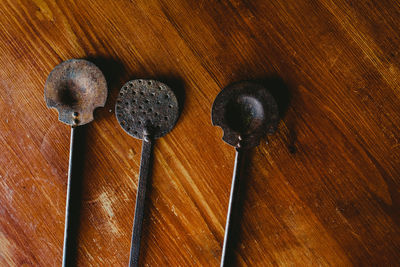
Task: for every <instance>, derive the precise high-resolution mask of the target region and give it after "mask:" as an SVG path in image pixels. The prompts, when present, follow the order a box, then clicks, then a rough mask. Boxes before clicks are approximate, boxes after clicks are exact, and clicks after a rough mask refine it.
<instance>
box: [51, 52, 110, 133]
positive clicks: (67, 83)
mask: <svg viewBox="0 0 400 267" xmlns="http://www.w3.org/2000/svg"><path fill="white" fill-rule="evenodd" d="M44 98H45V100H46V105H47V107H49V108H55V109H57V111H58V119H59V120H60V121H61V122H63V123H66V124H68V125H71V126H73V127H75V126H79V125H84V124H86V123H89V122H91V121H92V120H93V111H94V109H96V108H98V107H104V105H105V102H106V99H107V82H106V79H105V77H104V75H103V73H102V72H101V71H100V69H99V68H98V67H97V66H96V65H94V64H93V63H91V62H89V61H87V60H83V59H70V60H67V61H64V62H62V63H61V64H59V65H57V66H56V67H55V68H54V69H53V70H52V72H51V73H50V74H49V77H48V78H47V81H46V84H45V87H44Z"/></svg>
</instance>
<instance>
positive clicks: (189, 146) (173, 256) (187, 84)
mask: <svg viewBox="0 0 400 267" xmlns="http://www.w3.org/2000/svg"><path fill="white" fill-rule="evenodd" d="M395 2H396V1H390V0H382V1H372V0H367V1H345V0H334V1H328V0H320V1H296V0H293V1H262V0H258V1H238V0H231V1H218V2H217V1H195V0H193V1H189V0H188V1H173V0H169V1H156V0H151V1H128V0H115V1H110V0H102V1H99V0H90V1H57V3H55V2H53V1H50V0H46V1H43V0H32V1H28V0H18V1H16V0H3V1H1V2H0V55H1V60H0V90H1V91H0V112H1V118H0V144H1V153H0V265H1V266H60V265H61V258H62V240H63V229H64V209H65V197H66V182H67V179H66V177H67V169H68V150H69V133H70V132H69V131H70V130H69V127H68V126H67V125H64V124H62V123H60V122H59V121H58V120H57V112H56V111H55V110H49V109H47V108H46V106H45V102H44V99H43V87H44V82H45V80H46V77H47V76H48V74H49V72H50V71H51V70H52V69H53V67H54V66H56V65H57V64H59V63H60V62H62V61H64V60H67V59H70V58H86V59H89V60H91V61H92V62H94V63H96V64H97V65H98V66H99V67H100V68H101V69H102V71H103V72H104V74H105V76H106V78H107V81H108V85H109V97H108V100H107V104H106V107H105V108H102V109H98V110H96V112H95V121H94V122H92V123H90V124H89V125H88V126H87V127H86V133H85V136H86V141H85V143H84V149H85V153H84V159H85V160H84V171H83V174H82V177H81V180H82V195H81V198H82V202H81V209H80V214H81V219H80V222H81V223H80V228H79V235H78V242H79V245H78V247H77V250H78V265H79V266H126V265H127V263H128V257H129V247H130V237H131V227H132V221H133V214H134V204H135V196H136V188H137V178H138V170H139V161H140V149H141V142H140V141H139V140H136V139H134V138H131V137H129V136H128V135H127V134H126V133H125V132H124V131H123V130H122V129H121V127H120V126H119V125H118V123H117V120H116V119H115V116H114V105H115V101H116V96H117V94H118V91H119V89H120V88H121V86H122V85H123V84H124V83H125V82H126V81H128V80H130V79H134V78H153V79H157V80H160V81H163V82H165V83H166V84H168V85H170V86H171V87H172V88H174V90H176V91H177V92H178V95H179V97H180V99H184V108H183V111H182V113H181V116H180V119H179V122H178V124H177V126H176V128H175V129H174V130H173V131H172V132H171V133H170V134H168V135H167V136H165V137H163V138H162V139H159V141H158V142H157V144H156V147H155V161H154V172H153V178H152V184H151V190H150V195H149V200H148V202H147V208H148V214H147V215H146V218H145V224H144V225H145V227H144V235H143V239H142V248H143V250H142V252H143V253H142V255H141V262H142V264H143V265H144V266H218V264H219V259H220V253H221V246H222V240H223V234H224V226H225V220H226V212H227V207H228V198H229V190H230V184H231V175H232V169H233V161H234V149H233V148H232V147H230V146H229V145H227V144H225V143H224V142H223V141H222V140H221V137H222V131H221V129H219V128H218V127H213V126H212V125H211V118H210V112H211V105H212V103H213V100H214V98H215V96H216V95H217V94H218V92H220V90H221V89H222V88H223V87H225V86H227V85H228V84H230V83H232V82H236V81H240V80H248V79H250V80H257V81H259V82H260V83H263V84H265V85H267V86H268V87H270V88H271V90H272V91H273V94H274V95H275V97H276V98H277V99H278V102H279V104H280V110H281V116H282V119H281V122H280V124H279V127H278V131H277V133H276V134H275V135H273V136H270V137H268V142H269V144H266V142H265V141H266V140H264V141H263V142H262V143H261V145H260V146H259V147H257V148H255V149H254V150H253V153H252V156H251V159H250V161H251V164H250V167H249V169H248V178H247V179H246V180H245V181H244V184H245V186H244V190H243V192H242V194H241V196H242V199H243V201H242V203H243V204H242V208H241V210H240V212H241V216H239V217H240V220H239V221H238V220H237V221H236V223H237V224H238V225H240V227H239V230H238V231H236V237H237V243H236V253H235V255H236V257H235V259H234V260H235V262H236V263H237V264H238V265H239V266H269V265H280V266H312V265H319V266H321V265H322V266H328V265H334V266H350V265H355V266H373V265H394V264H396V263H397V264H399V257H400V131H399V127H400V78H399V77H400V55H399V46H400V35H399V28H400V6H399V4H398V3H397V4H396V3H395Z"/></svg>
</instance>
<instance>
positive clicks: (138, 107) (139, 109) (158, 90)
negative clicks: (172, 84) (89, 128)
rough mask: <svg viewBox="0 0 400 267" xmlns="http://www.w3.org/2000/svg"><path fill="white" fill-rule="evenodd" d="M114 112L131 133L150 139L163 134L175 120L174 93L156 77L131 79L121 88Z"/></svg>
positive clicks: (176, 103)
mask: <svg viewBox="0 0 400 267" xmlns="http://www.w3.org/2000/svg"><path fill="white" fill-rule="evenodd" d="M115 114H116V117H117V120H118V122H119V124H120V125H121V127H122V128H123V129H124V130H125V131H126V132H127V133H128V134H129V135H131V136H133V137H135V138H138V139H143V137H144V136H145V135H148V136H150V137H151V138H153V139H156V138H160V137H162V136H164V135H166V134H167V133H168V132H170V131H171V130H172V128H173V127H174V126H175V123H176V121H177V120H178V114H179V106H178V101H177V99H176V96H175V94H174V92H173V91H172V90H171V88H169V87H168V86H167V85H165V84H163V83H161V82H159V81H155V80H132V81H129V82H127V83H126V84H125V85H124V86H123V87H122V88H121V91H120V94H119V96H118V99H117V104H116V105H115Z"/></svg>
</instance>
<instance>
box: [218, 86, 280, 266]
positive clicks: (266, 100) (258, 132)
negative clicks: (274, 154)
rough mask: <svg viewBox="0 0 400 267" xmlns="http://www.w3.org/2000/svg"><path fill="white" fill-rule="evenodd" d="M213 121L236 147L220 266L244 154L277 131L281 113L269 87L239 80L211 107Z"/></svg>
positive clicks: (225, 254)
mask: <svg viewBox="0 0 400 267" xmlns="http://www.w3.org/2000/svg"><path fill="white" fill-rule="evenodd" d="M211 116H212V123H213V125H215V126H219V127H221V128H222V130H223V132H224V135H223V137H222V140H224V141H225V142H226V143H228V144H230V145H231V146H234V147H235V150H236V157H235V167H234V170H233V178H232V185H231V193H230V197H229V206H228V214H227V218H226V226H225V236H224V244H223V247H222V256H221V267H223V266H225V264H226V263H227V257H228V245H229V241H230V239H229V233H230V230H231V217H232V211H233V210H234V209H235V206H236V203H235V193H236V190H237V182H238V180H239V179H240V176H241V174H242V173H241V172H242V171H243V165H244V161H245V153H246V152H247V151H248V150H249V149H250V148H252V147H255V146H257V145H258V144H259V143H260V139H261V138H262V137H263V136H264V135H265V134H267V133H268V134H273V133H274V132H275V131H276V128H277V125H278V121H279V113H278V107H277V104H276V102H275V99H274V98H273V97H272V95H271V94H270V93H269V92H268V90H267V89H266V88H265V87H263V86H261V85H259V84H256V83H252V82H240V83H235V84H232V85H229V86H228V87H226V88H224V89H223V90H222V91H221V92H220V93H219V94H218V95H217V97H216V98H215V100H214V103H213V106H212V115H211Z"/></svg>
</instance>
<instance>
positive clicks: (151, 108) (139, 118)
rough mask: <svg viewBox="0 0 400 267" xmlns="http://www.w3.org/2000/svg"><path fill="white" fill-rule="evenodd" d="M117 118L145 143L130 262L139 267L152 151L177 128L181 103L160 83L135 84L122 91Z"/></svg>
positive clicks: (145, 82) (116, 112)
mask: <svg viewBox="0 0 400 267" xmlns="http://www.w3.org/2000/svg"><path fill="white" fill-rule="evenodd" d="M115 114H116V117H117V120H118V122H119V124H120V125H121V127H122V129H124V130H125V132H127V133H128V134H129V135H131V136H133V137H135V138H138V139H142V140H143V144H142V156H141V160H140V172H139V182H138V189H137V194H136V205H135V217H134V220H133V230H132V243H131V252H130V258H129V266H138V263H139V252H140V237H141V231H142V222H143V215H144V205H145V194H146V184H147V180H148V178H149V177H150V167H151V162H152V147H153V143H154V140H155V139H157V138H160V137H162V136H164V135H166V134H167V133H169V132H170V131H171V130H172V128H174V126H175V124H176V121H177V120H178V115H179V107H178V101H177V99H176V97H175V94H174V92H173V91H172V90H171V89H170V88H169V87H168V86H167V85H165V84H163V83H161V82H159V81H155V80H132V81H129V82H127V83H126V84H125V85H124V86H123V87H122V88H121V91H120V93H119V97H118V99H117V103H116V105H115Z"/></svg>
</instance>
